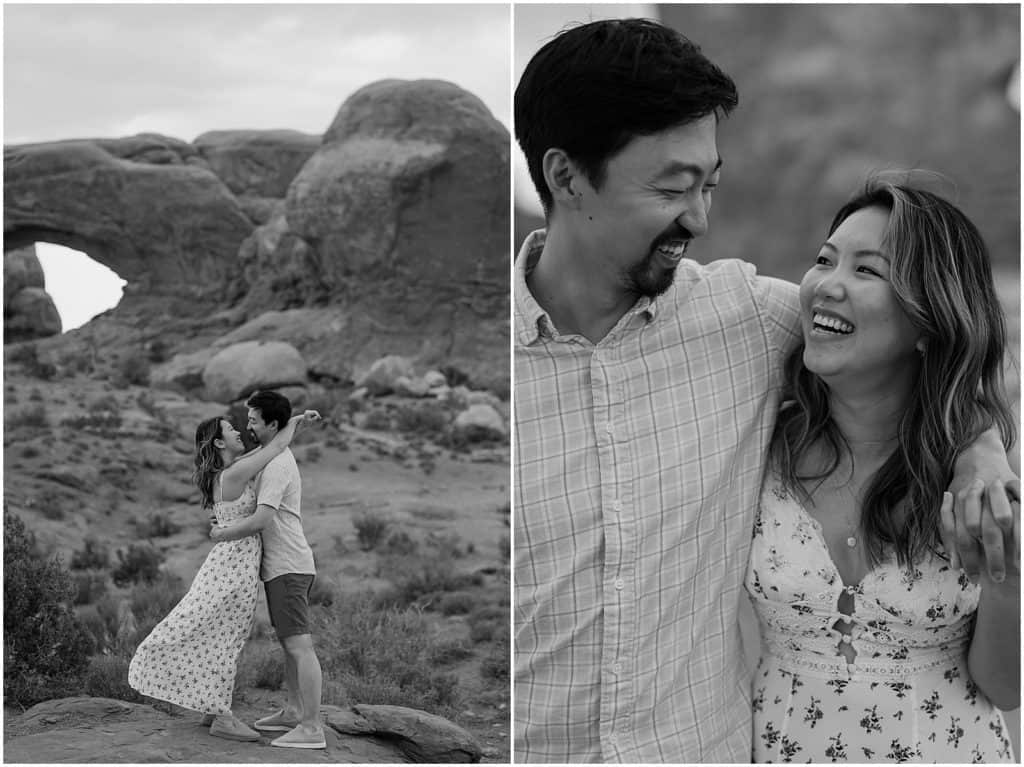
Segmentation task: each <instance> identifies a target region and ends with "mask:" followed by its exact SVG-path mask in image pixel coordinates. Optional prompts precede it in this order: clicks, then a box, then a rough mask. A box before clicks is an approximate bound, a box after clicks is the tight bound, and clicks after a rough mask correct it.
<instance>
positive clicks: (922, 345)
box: [914, 339, 928, 357]
mask: <svg viewBox="0 0 1024 767" xmlns="http://www.w3.org/2000/svg"><path fill="white" fill-rule="evenodd" d="M914 348H915V349H917V353H918V354H920V355H921V356H922V357H923V356H924V354H925V352H926V351H928V344H927V343H926V342H925V340H924V339H921V340H920V341H918V342H917V345H916V346H915V347H914Z"/></svg>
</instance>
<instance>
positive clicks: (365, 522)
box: [352, 512, 391, 551]
mask: <svg viewBox="0 0 1024 767" xmlns="http://www.w3.org/2000/svg"><path fill="white" fill-rule="evenodd" d="M352 524H353V525H354V526H355V528H356V539H357V540H358V541H359V548H361V549H362V550H363V551H372V550H373V549H375V548H377V545H378V544H379V543H380V542H381V541H382V540H383V539H384V534H385V533H386V532H387V531H388V528H389V527H390V526H391V522H389V521H388V520H387V519H385V518H384V517H380V516H378V515H376V514H370V513H368V512H364V513H362V514H360V515H359V516H357V517H355V518H354V519H353V520H352Z"/></svg>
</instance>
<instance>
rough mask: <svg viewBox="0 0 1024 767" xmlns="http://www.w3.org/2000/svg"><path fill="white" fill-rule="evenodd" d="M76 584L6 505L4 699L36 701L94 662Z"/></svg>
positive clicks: (60, 689)
mask: <svg viewBox="0 0 1024 767" xmlns="http://www.w3.org/2000/svg"><path fill="white" fill-rule="evenodd" d="M74 598H75V586H74V584H73V583H72V582H71V577H70V574H69V573H68V571H67V570H65V569H64V566H63V565H62V564H61V562H60V560H59V559H57V558H54V559H46V558H44V557H43V556H42V554H41V552H40V551H39V548H38V546H37V544H36V540H35V536H34V535H32V534H31V533H30V532H29V531H27V530H26V528H25V524H24V523H23V522H22V521H21V519H20V518H19V517H17V516H15V515H13V514H11V513H9V512H8V511H7V510H6V509H4V702H5V704H15V705H19V706H30V705H33V704H35V703H38V702H40V701H42V700H47V699H49V698H51V697H53V696H54V695H59V694H61V693H63V692H66V691H67V689H68V686H69V685H73V684H75V683H76V682H77V680H79V679H80V677H81V674H82V672H83V671H84V670H85V667H86V665H87V663H88V656H89V651H90V650H91V644H92V642H91V641H90V637H89V634H88V633H87V632H86V630H85V628H84V627H83V626H82V624H81V623H80V622H79V621H78V619H77V618H76V617H75V614H74V612H73V610H72V608H71V602H72V601H73V600H74Z"/></svg>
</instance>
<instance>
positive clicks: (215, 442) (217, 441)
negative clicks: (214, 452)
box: [213, 437, 228, 450]
mask: <svg viewBox="0 0 1024 767" xmlns="http://www.w3.org/2000/svg"><path fill="white" fill-rule="evenodd" d="M213 446H214V447H215V448H217V449H218V450H223V449H224V448H226V447H227V446H228V443H227V442H225V441H224V440H223V439H220V438H219V437H218V438H216V439H214V440H213Z"/></svg>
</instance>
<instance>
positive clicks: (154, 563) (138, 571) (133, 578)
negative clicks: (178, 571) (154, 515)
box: [110, 543, 164, 586]
mask: <svg viewBox="0 0 1024 767" xmlns="http://www.w3.org/2000/svg"><path fill="white" fill-rule="evenodd" d="M117 561H118V565H117V567H115V568H114V571H113V572H112V573H111V574H110V576H111V578H112V579H113V581H114V585H115V586H127V585H129V584H132V583H140V582H141V583H152V582H153V581H155V580H156V579H157V577H158V576H159V575H160V565H162V564H163V563H164V555H163V554H161V553H160V552H159V551H157V550H156V549H154V548H153V547H152V546H138V545H136V544H134V543H133V544H132V545H131V546H129V547H128V551H127V552H125V551H122V550H121V549H118V550H117Z"/></svg>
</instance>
